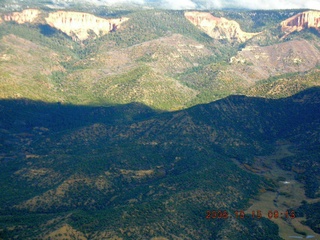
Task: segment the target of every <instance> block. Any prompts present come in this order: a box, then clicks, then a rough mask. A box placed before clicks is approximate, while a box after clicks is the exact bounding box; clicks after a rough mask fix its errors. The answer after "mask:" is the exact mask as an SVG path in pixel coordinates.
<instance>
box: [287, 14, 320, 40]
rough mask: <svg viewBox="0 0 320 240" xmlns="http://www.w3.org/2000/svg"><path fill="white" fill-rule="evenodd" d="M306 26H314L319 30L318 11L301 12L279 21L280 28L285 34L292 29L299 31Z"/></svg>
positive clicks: (319, 19) (319, 15)
mask: <svg viewBox="0 0 320 240" xmlns="http://www.w3.org/2000/svg"><path fill="white" fill-rule="evenodd" d="M306 28H315V29H317V30H318V31H319V32H320V12H319V11H307V12H302V13H299V14H297V15H294V16H292V17H291V18H288V19H287V20H285V21H283V22H281V29H282V31H283V32H284V33H286V36H287V35H288V34H290V33H292V32H294V31H301V30H303V29H306Z"/></svg>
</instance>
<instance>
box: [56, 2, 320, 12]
mask: <svg viewBox="0 0 320 240" xmlns="http://www.w3.org/2000/svg"><path fill="white" fill-rule="evenodd" d="M81 1H83V2H90V3H96V4H99V5H122V4H127V3H128V4H137V5H145V6H152V7H156V8H164V9H173V10H185V9H198V10H212V9H243V10H284V9H289V10H290V9H310V10H320V0H306V1H301V0H269V1H265V0H257V1H254V2H253V1H251V0H237V1H236V0H95V1H92V0H78V1H76V0H75V1H74V2H77V3H79V2H81ZM52 2H54V3H63V2H66V1H64V0H53V1H52ZM67 2H70V1H67Z"/></svg>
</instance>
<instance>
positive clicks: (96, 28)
mask: <svg viewBox="0 0 320 240" xmlns="http://www.w3.org/2000/svg"><path fill="white" fill-rule="evenodd" d="M127 20H128V18H118V19H104V18H99V17H96V16H94V15H92V14H89V13H81V12H66V11H58V12H54V13H50V14H49V16H48V17H47V18H46V22H47V24H49V25H50V26H51V27H54V28H57V29H59V30H61V31H62V32H64V33H66V34H67V35H69V36H71V37H73V38H74V39H76V38H77V39H79V40H81V41H82V40H85V39H87V38H88V37H89V31H90V30H91V31H93V32H94V33H95V34H96V35H97V36H103V35H105V34H107V33H109V32H111V31H114V30H116V29H118V28H119V27H120V25H121V24H122V23H123V22H125V21H127Z"/></svg>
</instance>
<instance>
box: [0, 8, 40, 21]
mask: <svg viewBox="0 0 320 240" xmlns="http://www.w3.org/2000/svg"><path fill="white" fill-rule="evenodd" d="M39 14H40V10H38V9H25V10H23V11H22V12H13V13H10V14H7V15H4V17H3V18H4V20H5V21H14V22H17V23H19V24H22V23H27V22H29V23H33V22H35V21H36V19H37V18H38V16H39ZM0 22H1V21H0Z"/></svg>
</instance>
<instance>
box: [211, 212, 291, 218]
mask: <svg viewBox="0 0 320 240" xmlns="http://www.w3.org/2000/svg"><path fill="white" fill-rule="evenodd" d="M229 217H234V218H236V219H244V218H252V219H260V218H262V217H265V218H269V219H277V218H287V219H288V218H291V219H294V218H295V217H296V214H295V212H294V211H293V210H290V211H285V212H282V211H278V210H269V211H268V212H262V211H261V210H256V211H252V212H251V214H250V213H245V212H244V211H234V212H228V211H226V210H212V211H206V219H228V218H229Z"/></svg>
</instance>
